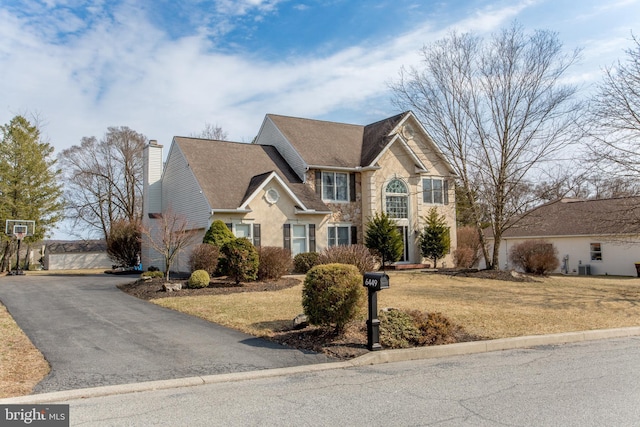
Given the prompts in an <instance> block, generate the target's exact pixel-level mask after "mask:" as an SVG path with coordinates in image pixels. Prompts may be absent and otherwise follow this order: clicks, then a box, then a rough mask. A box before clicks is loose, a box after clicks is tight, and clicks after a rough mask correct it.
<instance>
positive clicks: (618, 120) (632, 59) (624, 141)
mask: <svg viewBox="0 0 640 427" xmlns="http://www.w3.org/2000/svg"><path fill="white" fill-rule="evenodd" d="M632 40H633V43H634V46H633V47H631V48H629V49H627V50H625V53H626V55H627V58H626V61H625V62H621V61H618V62H617V63H616V64H615V65H613V66H610V67H607V68H605V69H604V77H603V79H602V82H600V84H599V85H598V88H597V90H596V93H595V95H594V96H593V97H592V98H591V100H590V103H589V114H588V115H587V120H586V121H585V126H586V132H587V135H588V136H590V137H591V138H593V143H592V144H589V148H590V154H591V156H590V158H591V160H592V162H593V164H594V165H597V167H598V168H599V170H600V172H601V173H602V174H603V176H605V177H606V178H616V179H619V180H624V181H629V180H632V181H637V179H638V177H640V40H639V39H638V38H637V37H632Z"/></svg>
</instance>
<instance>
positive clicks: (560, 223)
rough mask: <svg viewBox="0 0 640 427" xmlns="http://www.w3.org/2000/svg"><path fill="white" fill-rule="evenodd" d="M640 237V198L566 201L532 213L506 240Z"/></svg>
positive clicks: (520, 222)
mask: <svg viewBox="0 0 640 427" xmlns="http://www.w3.org/2000/svg"><path fill="white" fill-rule="evenodd" d="M637 233H640V197H625V198H616V199H596V200H576V199H563V200H558V201H555V202H551V203H547V204H544V205H542V206H539V207H537V208H535V209H532V210H531V211H529V212H528V213H527V214H526V215H525V216H523V218H522V219H521V220H519V221H518V222H517V223H516V224H515V225H514V226H513V227H512V228H510V229H508V230H506V231H505V232H504V234H503V236H502V237H506V238H509V237H545V236H588V235H616V234H637Z"/></svg>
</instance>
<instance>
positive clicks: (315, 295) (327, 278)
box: [302, 264, 365, 333]
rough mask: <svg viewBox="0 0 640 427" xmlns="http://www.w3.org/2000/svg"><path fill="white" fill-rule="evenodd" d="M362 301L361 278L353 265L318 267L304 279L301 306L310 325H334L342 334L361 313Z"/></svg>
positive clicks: (363, 292)
mask: <svg viewBox="0 0 640 427" xmlns="http://www.w3.org/2000/svg"><path fill="white" fill-rule="evenodd" d="M364 300H365V289H364V287H363V286H362V275H361V274H360V272H359V271H358V269H357V268H356V267H355V266H353V265H346V264H324V265H317V266H315V267H313V268H312V269H311V270H309V272H308V273H307V277H306V278H305V280H304V285H303V288H302V307H303V308H304V314H306V315H307V316H308V318H309V323H311V324H313V325H321V326H334V327H335V331H336V332H338V333H341V332H343V331H344V327H345V325H346V324H347V323H348V322H350V321H351V320H353V319H354V318H355V316H356V315H357V314H358V313H359V312H360V309H361V308H362V306H363V305H364Z"/></svg>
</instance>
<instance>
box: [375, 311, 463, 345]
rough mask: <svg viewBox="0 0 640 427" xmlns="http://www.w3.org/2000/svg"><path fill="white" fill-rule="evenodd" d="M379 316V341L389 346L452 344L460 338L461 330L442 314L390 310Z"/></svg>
mask: <svg viewBox="0 0 640 427" xmlns="http://www.w3.org/2000/svg"><path fill="white" fill-rule="evenodd" d="M378 318H379V320H380V343H381V345H382V346H383V347H387V348H408V347H416V346H428V345H439V344H450V343H454V342H456V341H457V340H456V332H457V331H459V330H460V328H459V327H457V326H455V325H454V324H452V323H451V322H450V321H449V319H447V318H446V317H445V316H443V315H442V314H441V313H424V312H421V311H419V310H410V311H403V310H396V309H391V310H387V311H381V312H380V313H379V314H378Z"/></svg>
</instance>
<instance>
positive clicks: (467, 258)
mask: <svg viewBox="0 0 640 427" xmlns="http://www.w3.org/2000/svg"><path fill="white" fill-rule="evenodd" d="M456 236H457V248H456V250H455V251H453V262H454V263H455V266H456V267H458V268H474V267H477V266H478V263H479V262H480V255H481V249H482V246H481V245H480V237H479V236H478V230H477V229H476V228H475V227H471V226H465V227H459V228H458V230H457V231H456Z"/></svg>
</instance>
